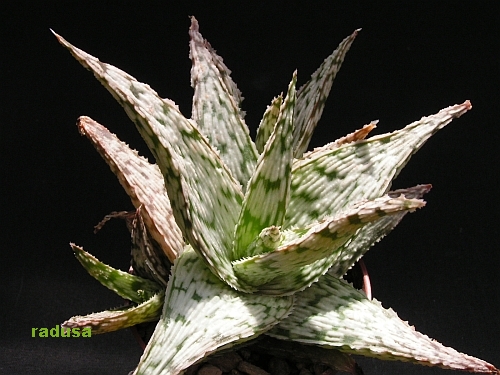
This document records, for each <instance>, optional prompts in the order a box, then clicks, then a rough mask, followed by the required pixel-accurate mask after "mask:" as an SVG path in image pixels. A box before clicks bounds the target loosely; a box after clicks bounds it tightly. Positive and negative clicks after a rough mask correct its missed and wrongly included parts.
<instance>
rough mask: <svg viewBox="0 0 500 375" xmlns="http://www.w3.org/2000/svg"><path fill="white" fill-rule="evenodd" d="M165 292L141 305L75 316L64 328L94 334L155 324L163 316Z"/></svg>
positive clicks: (65, 323)
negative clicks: (87, 331)
mask: <svg viewBox="0 0 500 375" xmlns="http://www.w3.org/2000/svg"><path fill="white" fill-rule="evenodd" d="M164 297H165V292H164V291H163V290H162V291H161V292H158V293H157V294H155V295H153V296H152V297H151V298H149V299H148V300H146V301H144V302H142V303H141V304H139V305H133V306H125V307H122V308H117V309H114V310H105V311H101V312H98V313H92V314H89V315H85V316H74V317H72V318H70V319H68V320H66V321H65V322H64V323H63V324H61V327H63V328H76V327H78V328H85V327H90V328H91V329H92V334H101V333H108V332H113V331H118V330H119V329H123V328H127V327H132V326H135V325H136V324H140V323H146V322H154V321H155V320H158V318H159V317H160V315H161V309H162V306H163V301H164Z"/></svg>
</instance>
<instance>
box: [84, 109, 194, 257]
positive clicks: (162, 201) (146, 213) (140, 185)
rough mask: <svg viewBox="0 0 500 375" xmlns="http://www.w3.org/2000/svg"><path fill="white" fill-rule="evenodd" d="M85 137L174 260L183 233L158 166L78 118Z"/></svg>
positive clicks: (90, 121)
mask: <svg viewBox="0 0 500 375" xmlns="http://www.w3.org/2000/svg"><path fill="white" fill-rule="evenodd" d="M77 125H78V130H79V131H80V133H81V134H82V135H85V136H86V137H87V138H88V139H89V140H90V141H91V142H92V144H93V145H94V147H95V148H96V149H97V151H98V152H99V154H101V156H102V157H103V159H104V160H105V161H106V163H108V165H109V167H110V168H111V170H112V171H113V173H114V174H115V175H116V176H117V177H118V180H119V181H120V183H121V185H122V186H123V188H124V189H125V191H126V192H127V194H128V195H129V197H130V199H131V200H132V203H133V205H134V206H135V208H139V207H141V206H142V210H141V215H142V218H143V219H144V223H145V224H146V227H147V228H148V232H149V233H150V234H151V235H152V236H153V238H154V239H155V240H156V241H157V242H158V243H159V244H160V246H161V248H162V249H163V251H164V252H165V254H166V255H167V256H168V258H169V259H170V260H171V261H172V260H174V259H175V258H176V257H177V256H178V255H179V254H180V252H181V251H182V249H183V246H184V241H183V239H182V233H181V231H180V229H179V227H178V226H177V224H176V223H175V220H174V217H173V214H172V207H171V206H170V200H169V199H168V195H167V190H166V189H165V183H164V180H163V176H162V174H161V172H160V169H159V168H158V166H156V165H154V164H151V163H149V162H148V161H147V160H146V159H145V158H143V157H141V156H139V155H138V154H137V151H134V150H132V149H130V147H128V146H127V145H126V144H125V143H124V142H122V141H120V140H119V139H118V137H116V135H114V134H113V133H111V132H110V131H109V130H108V129H106V128H105V127H104V126H102V125H101V124H99V123H98V122H96V121H94V120H92V119H91V118H89V117H86V116H82V117H80V118H79V119H78V123H77Z"/></svg>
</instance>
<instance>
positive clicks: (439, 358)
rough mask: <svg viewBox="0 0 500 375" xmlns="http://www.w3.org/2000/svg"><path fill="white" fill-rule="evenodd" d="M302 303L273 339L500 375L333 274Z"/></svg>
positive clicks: (300, 297) (308, 291)
mask: <svg viewBox="0 0 500 375" xmlns="http://www.w3.org/2000/svg"><path fill="white" fill-rule="evenodd" d="M296 298H297V301H296V303H295V308H294V311H293V314H292V315H290V316H289V317H288V318H286V319H284V320H282V321H281V322H280V324H279V325H277V326H276V327H275V328H273V329H272V330H271V331H269V332H268V334H269V335H270V336H272V337H276V338H279V339H288V340H294V341H299V342H303V343H308V344H314V345H320V346H323V347H332V348H334V349H339V350H342V351H345V352H351V353H354V354H362V355H366V356H371V357H376V358H380V359H385V360H401V361H411V362H415V363H419V364H423V365H428V366H440V367H444V368H449V369H455V370H466V371H476V372H483V373H492V374H493V373H497V371H498V370H496V369H495V368H494V366H492V365H490V364H489V363H487V362H485V361H482V360H480V359H477V358H474V357H471V356H468V355H466V354H462V353H459V352H457V351H456V350H454V349H452V348H449V347H445V346H443V345H442V344H440V343H439V342H437V341H435V340H432V339H430V338H429V337H427V336H425V335H423V334H421V333H419V332H417V331H415V328H414V327H412V326H410V325H408V323H406V322H404V321H402V320H401V319H400V318H399V317H398V316H397V314H396V313H395V312H394V311H393V310H392V309H388V310H387V309H384V308H383V307H382V305H381V304H380V303H379V302H378V301H375V300H369V299H368V298H367V297H366V296H365V295H364V294H363V293H362V292H360V291H358V290H356V289H354V288H353V287H352V286H351V285H349V284H347V283H346V282H345V281H343V280H341V279H337V278H335V277H332V276H330V275H328V274H327V275H325V276H323V277H322V278H321V279H320V280H319V281H318V282H317V283H315V284H314V285H312V286H311V287H310V288H308V289H306V290H304V291H303V292H300V293H297V295H296Z"/></svg>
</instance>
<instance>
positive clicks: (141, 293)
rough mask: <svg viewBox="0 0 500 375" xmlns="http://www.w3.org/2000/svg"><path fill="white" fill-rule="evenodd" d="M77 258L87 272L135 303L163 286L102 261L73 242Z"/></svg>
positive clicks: (153, 293) (147, 297)
mask: <svg viewBox="0 0 500 375" xmlns="http://www.w3.org/2000/svg"><path fill="white" fill-rule="evenodd" d="M71 249H72V250H73V252H74V253H75V256H76V259H78V261H79V262H80V263H81V265H82V266H83V267H84V268H85V269H86V270H87V272H88V273H89V274H90V275H91V276H92V277H94V278H95V279H96V280H97V281H99V282H100V283H101V284H102V285H104V286H105V287H106V288H108V289H111V290H112V291H113V292H115V293H116V294H118V295H119V296H121V297H122V298H125V299H128V300H130V301H132V302H134V303H143V302H144V301H146V300H148V299H150V298H151V297H152V296H153V295H155V294H156V293H158V291H159V290H160V289H161V286H160V285H159V284H157V283H156V282H154V281H151V280H147V279H144V278H142V277H139V276H134V275H131V274H129V273H127V272H124V271H120V270H117V269H115V268H113V267H111V266H108V265H107V264H104V263H102V262H101V261H99V260H98V259H97V258H96V257H94V256H93V255H91V254H89V253H87V252H86V251H85V250H83V249H82V248H81V247H79V246H76V245H74V244H71Z"/></svg>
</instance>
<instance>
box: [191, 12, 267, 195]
mask: <svg viewBox="0 0 500 375" xmlns="http://www.w3.org/2000/svg"><path fill="white" fill-rule="evenodd" d="M189 35H190V36H191V42H190V44H189V46H190V51H191V53H190V57H191V60H192V61H193V67H192V68H191V85H192V86H193V87H194V98H193V114H192V118H193V120H195V121H196V124H197V126H198V128H199V129H200V131H201V132H202V133H203V134H204V135H205V136H207V137H208V140H209V142H210V144H211V145H212V146H213V147H214V148H216V149H217V150H218V151H219V153H220V156H221V158H222V160H223V161H224V163H225V164H226V165H227V166H228V168H229V169H230V170H231V172H232V173H233V176H234V177H235V178H236V179H237V180H238V181H239V182H240V184H241V185H242V186H243V188H244V189H245V188H246V184H247V182H248V180H250V177H251V176H252V173H253V171H254V169H255V163H256V162H257V156H258V153H257V150H256V149H255V144H254V143H253V142H252V140H251V138H250V134H249V131H248V127H247V126H246V124H245V122H244V121H243V117H242V116H241V111H240V108H239V104H240V101H241V93H240V91H239V90H238V88H237V87H236V85H235V83H234V82H233V80H232V79H231V77H230V73H231V72H230V70H229V69H228V68H227V67H226V65H225V64H224V63H223V61H222V58H221V57H219V56H218V55H217V54H216V53H215V51H214V50H213V49H212V47H211V46H210V44H209V43H208V42H207V41H206V40H205V39H203V37H202V36H201V34H200V33H199V31H198V21H196V19H195V18H194V17H191V28H190V29H189Z"/></svg>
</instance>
